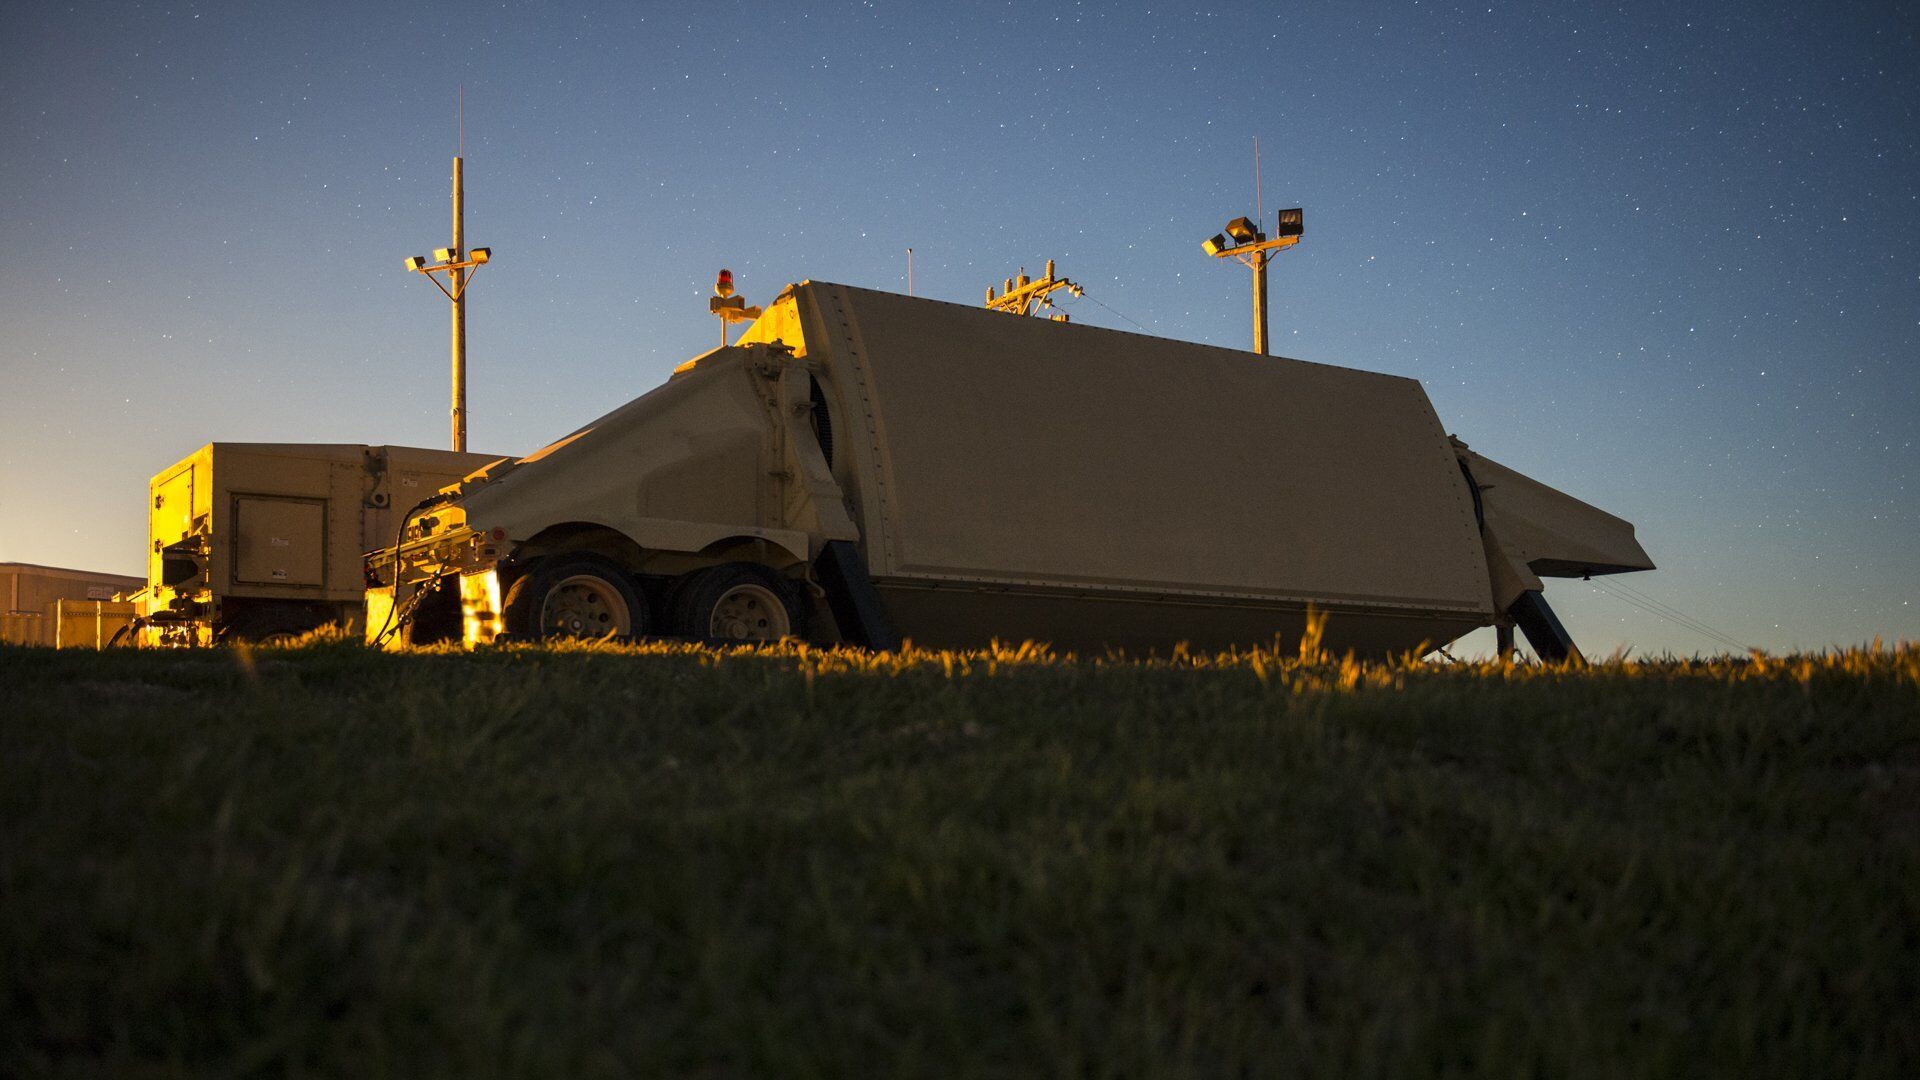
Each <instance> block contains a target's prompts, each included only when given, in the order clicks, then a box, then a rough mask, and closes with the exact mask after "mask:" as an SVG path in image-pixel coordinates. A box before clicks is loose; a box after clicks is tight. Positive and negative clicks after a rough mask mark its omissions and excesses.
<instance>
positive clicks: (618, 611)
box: [500, 552, 647, 641]
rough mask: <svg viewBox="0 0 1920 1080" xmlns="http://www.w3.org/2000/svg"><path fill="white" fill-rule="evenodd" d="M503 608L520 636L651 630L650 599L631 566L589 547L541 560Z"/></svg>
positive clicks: (622, 635) (623, 634) (623, 635)
mask: <svg viewBox="0 0 1920 1080" xmlns="http://www.w3.org/2000/svg"><path fill="white" fill-rule="evenodd" d="M500 614H501V621H502V622H503V623H504V624H505V628H506V631H507V633H508V634H510V635H512V636H513V638H514V640H516V641H548V640H554V639H559V638H605V637H613V638H618V639H629V638H636V637H639V636H640V635H641V634H644V633H646V632H647V603H646V601H645V600H644V599H642V598H641V595H640V592H639V590H637V589H635V588H634V587H633V582H632V581H631V580H629V579H628V577H627V572H626V571H625V570H624V569H622V568H621V566H620V564H619V563H616V562H614V561H613V560H612V559H609V558H607V557H606V556H604V555H594V554H591V553H588V552H574V553H563V554H556V555H549V556H547V557H545V558H543V559H540V560H538V561H536V562H535V563H534V564H533V565H532V567H530V568H529V569H528V570H527V572H526V573H524V574H522V575H520V577H519V579H518V580H516V581H515V582H514V583H513V587H512V588H509V589H508V590H507V598H506V601H505V602H504V603H503V604H501V612H500Z"/></svg>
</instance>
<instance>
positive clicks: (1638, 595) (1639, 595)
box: [1609, 581, 1751, 651]
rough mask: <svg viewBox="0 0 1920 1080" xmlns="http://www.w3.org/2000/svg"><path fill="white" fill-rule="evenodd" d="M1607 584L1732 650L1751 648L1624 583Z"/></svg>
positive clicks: (1703, 620) (1705, 622)
mask: <svg viewBox="0 0 1920 1080" xmlns="http://www.w3.org/2000/svg"><path fill="white" fill-rule="evenodd" d="M1609 584H1610V586H1611V587H1612V588H1614V589H1618V590H1620V591H1621V592H1622V593H1625V594H1626V595H1627V596H1628V597H1630V598H1633V599H1637V600H1640V601H1642V602H1643V603H1644V604H1646V605H1647V606H1648V607H1650V608H1652V609H1653V610H1655V611H1660V612H1666V613H1668V614H1669V615H1671V616H1673V617H1675V618H1677V619H1679V620H1681V621H1682V622H1684V623H1686V624H1688V625H1690V626H1692V627H1694V628H1696V629H1698V630H1700V631H1701V632H1702V633H1704V634H1706V635H1707V636H1709V637H1713V638H1718V639H1719V640H1721V641H1723V642H1725V643H1727V644H1730V645H1732V646H1733V647H1734V648H1737V649H1741V650H1743V651H1744V650H1748V649H1750V648H1751V647H1750V646H1748V645H1745V644H1742V643H1741V642H1739V641H1737V640H1735V639H1734V637H1733V636H1732V635H1731V634H1728V633H1725V632H1723V631H1722V630H1720V629H1719V628H1718V627H1715V626H1713V625H1711V624H1710V623H1708V622H1707V621H1706V620H1705V619H1700V618H1696V617H1695V616H1693V615H1690V614H1688V613H1687V612H1684V611H1681V610H1680V609H1679V608H1677V607H1674V606H1673V605H1672V604H1669V603H1666V602H1665V601H1663V600H1657V599H1655V598H1654V597H1651V596H1648V595H1647V594H1646V593H1643V592H1641V591H1640V590H1638V589H1636V588H1634V587H1633V586H1631V585H1628V584H1626V583H1625V582H1620V581H1615V582H1610V583H1609Z"/></svg>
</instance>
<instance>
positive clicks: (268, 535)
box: [233, 495, 327, 588]
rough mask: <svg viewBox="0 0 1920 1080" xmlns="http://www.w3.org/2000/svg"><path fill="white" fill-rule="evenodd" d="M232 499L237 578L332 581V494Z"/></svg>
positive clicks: (244, 580) (308, 582)
mask: <svg viewBox="0 0 1920 1080" xmlns="http://www.w3.org/2000/svg"><path fill="white" fill-rule="evenodd" d="M233 504H234V505H233V511H234V523H235V525H234V535H233V545H234V547H233V551H234V554H233V577H234V580H235V581H236V582H241V583H248V584H256V585H281V586H298V587H311V588H320V587H322V586H324V585H325V584H326V583H327V575H326V567H327V557H326V556H327V500H325V499H285V498H275V497H268V496H257V495H256V496H246V495H243V496H240V497H237V498H235V499H234V501H233Z"/></svg>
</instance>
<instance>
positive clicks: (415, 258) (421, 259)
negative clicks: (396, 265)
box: [407, 255, 427, 270]
mask: <svg viewBox="0 0 1920 1080" xmlns="http://www.w3.org/2000/svg"><path fill="white" fill-rule="evenodd" d="M425 265H427V260H426V257H425V256H422V255H410V256H408V257H407V269H409V270H418V269H420V268H421V267H423V266H425Z"/></svg>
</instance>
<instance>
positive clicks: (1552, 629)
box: [1507, 589, 1586, 664]
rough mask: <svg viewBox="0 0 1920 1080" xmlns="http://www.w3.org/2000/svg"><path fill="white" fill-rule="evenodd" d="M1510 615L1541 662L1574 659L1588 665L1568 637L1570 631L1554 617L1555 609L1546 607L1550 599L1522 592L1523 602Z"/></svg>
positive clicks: (1575, 661)
mask: <svg viewBox="0 0 1920 1080" xmlns="http://www.w3.org/2000/svg"><path fill="white" fill-rule="evenodd" d="M1507 614H1508V615H1509V616H1511V617H1512V619H1513V621H1514V625H1516V626H1518V627H1520V632H1521V633H1523V634H1525V635H1527V644H1529V645H1531V646H1533V651H1534V652H1535V653H1537V654H1539V656H1540V659H1541V660H1543V661H1545V662H1547V663H1549V664H1558V663H1560V662H1562V661H1565V660H1572V661H1573V662H1574V663H1576V664H1583V663H1585V662H1586V657H1584V656H1581V655H1580V649H1579V647H1578V646H1576V645H1574V643H1573V638H1572V637H1570V636H1568V634H1567V628H1566V627H1564V626H1561V625H1560V619H1559V617H1558V616H1556V615H1554V613H1553V609H1552V608H1550V607H1548V606H1547V598H1546V597H1544V596H1542V595H1540V593H1539V591H1538V590H1534V589H1529V590H1527V591H1526V592H1523V593H1521V594H1520V599H1518V600H1515V601H1514V602H1513V606H1512V607H1510V608H1508V609H1507Z"/></svg>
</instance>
